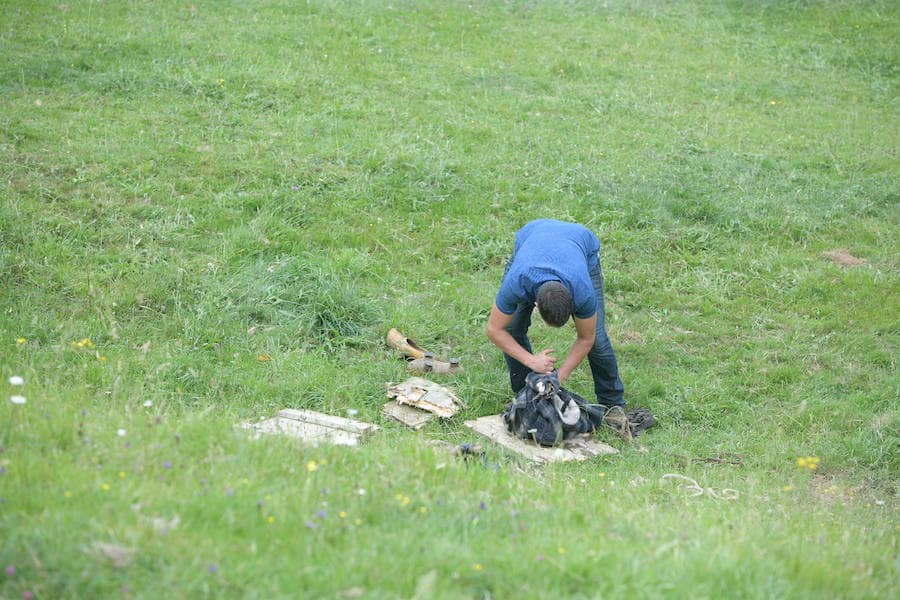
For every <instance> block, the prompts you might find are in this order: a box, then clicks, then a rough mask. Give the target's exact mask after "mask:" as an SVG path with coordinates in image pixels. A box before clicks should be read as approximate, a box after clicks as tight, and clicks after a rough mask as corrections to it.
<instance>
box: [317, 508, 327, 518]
mask: <svg viewBox="0 0 900 600" xmlns="http://www.w3.org/2000/svg"><path fill="white" fill-rule="evenodd" d="M316 516H317V517H318V518H320V519H324V518H325V517H327V516H328V513H327V512H325V509H321V510H319V512H317V513H316Z"/></svg>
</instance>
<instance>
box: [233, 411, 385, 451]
mask: <svg viewBox="0 0 900 600" xmlns="http://www.w3.org/2000/svg"><path fill="white" fill-rule="evenodd" d="M241 427H242V428H244V429H251V430H253V431H254V438H258V437H259V436H260V435H262V434H270V435H288V436H291V437H294V438H297V439H299V440H303V441H304V442H307V443H309V444H310V445H313V446H318V445H319V444H334V445H338V446H356V445H358V444H359V443H360V441H361V440H362V439H363V438H364V437H365V436H367V435H369V434H370V433H374V432H375V431H378V429H379V427H378V426H377V425H373V424H371V423H364V422H362V421H356V420H353V419H346V418H344V417H335V416H332V415H326V414H324V413H319V412H315V411H311V410H297V409H292V408H286V409H283V410H280V411H278V415H277V416H275V417H273V418H271V419H265V420H263V421H259V422H257V423H251V422H246V423H241Z"/></svg>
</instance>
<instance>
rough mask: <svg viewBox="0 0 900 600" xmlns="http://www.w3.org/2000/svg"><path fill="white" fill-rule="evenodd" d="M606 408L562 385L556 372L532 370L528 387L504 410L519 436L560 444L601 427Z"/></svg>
mask: <svg viewBox="0 0 900 600" xmlns="http://www.w3.org/2000/svg"><path fill="white" fill-rule="evenodd" d="M605 415H606V407H604V406H603V405H601V404H588V403H587V401H585V399H584V398H582V397H581V396H579V395H578V394H575V393H573V392H570V391H568V390H566V389H565V388H563V387H562V386H560V384H559V377H558V376H557V374H556V371H554V372H553V373H549V374H543V375H542V374H539V373H529V374H528V376H527V377H526V378H525V387H524V388H522V389H521V390H519V393H518V394H516V399H515V400H513V401H512V403H510V405H509V406H507V408H506V410H505V411H504V412H503V420H504V421H505V422H506V427H507V429H509V431H510V432H512V433H513V434H515V435H516V436H518V437H520V438H522V439H526V440H533V441H534V442H536V443H537V444H540V445H541V446H556V445H558V444H560V443H561V442H562V441H563V440H567V439H570V438H572V437H575V436H576V435H578V434H579V433H589V432H591V431H594V430H595V429H596V428H597V427H600V426H601V424H602V423H603V417H604V416H605Z"/></svg>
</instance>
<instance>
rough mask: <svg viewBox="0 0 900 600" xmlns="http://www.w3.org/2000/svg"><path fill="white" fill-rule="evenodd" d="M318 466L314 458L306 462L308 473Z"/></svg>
mask: <svg viewBox="0 0 900 600" xmlns="http://www.w3.org/2000/svg"><path fill="white" fill-rule="evenodd" d="M318 468H319V465H317V464H316V461H314V460H311V461H309V462H308V463H306V470H307V471H309V472H310V473H312V472H313V471H315V470H316V469H318Z"/></svg>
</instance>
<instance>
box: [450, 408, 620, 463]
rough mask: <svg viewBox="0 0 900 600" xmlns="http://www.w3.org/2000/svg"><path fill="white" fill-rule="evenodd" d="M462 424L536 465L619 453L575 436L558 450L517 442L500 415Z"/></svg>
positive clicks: (582, 437) (607, 446)
mask: <svg viewBox="0 0 900 600" xmlns="http://www.w3.org/2000/svg"><path fill="white" fill-rule="evenodd" d="M465 424H466V427H469V428H470V429H472V430H473V431H475V433H478V434H480V435H483V436H484V437H486V438H488V439H489V440H491V441H492V442H494V443H495V444H499V445H501V446H503V447H504V448H507V449H509V450H512V451H513V452H515V453H516V454H519V455H521V456H524V457H525V458H527V459H529V460H533V461H535V462H539V463H548V462H566V461H573V460H587V459H589V458H593V457H595V456H600V455H602V454H618V453H619V451H618V450H616V449H615V448H613V447H612V446H610V445H608V444H604V443H603V442H601V441H598V440H595V439H593V438H591V437H589V436H578V437H576V438H573V439H571V440H566V441H565V442H563V444H562V445H561V446H558V447H554V448H545V447H543V446H539V445H538V444H535V443H534V442H529V441H526V440H523V439H520V438H518V437H516V436H514V435H513V434H511V433H510V432H509V431H507V429H506V423H504V422H503V416H502V415H490V416H487V417H481V418H478V419H475V420H474V421H466V423H465Z"/></svg>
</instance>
